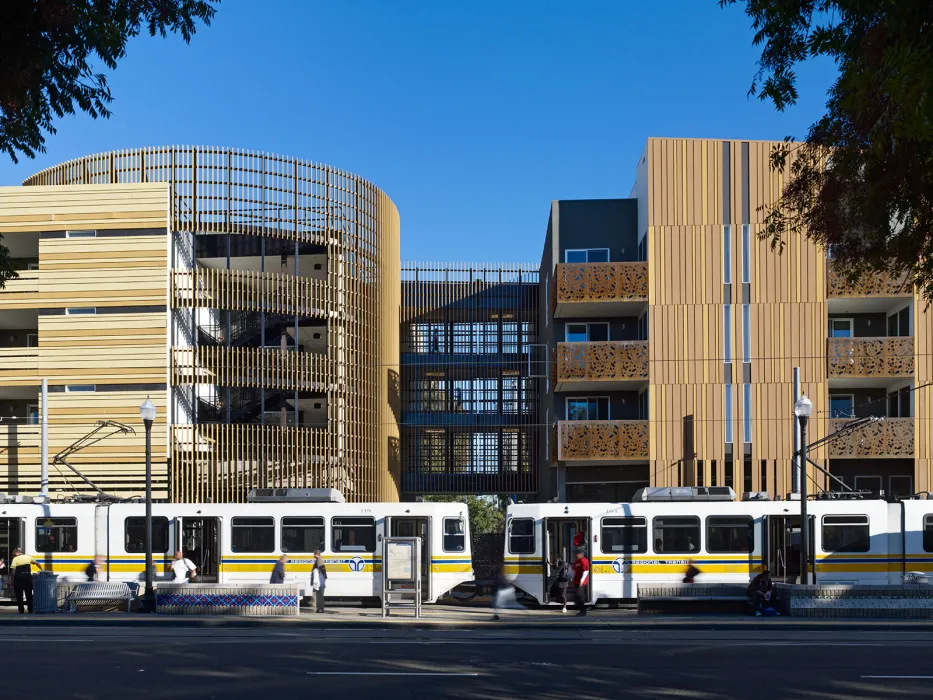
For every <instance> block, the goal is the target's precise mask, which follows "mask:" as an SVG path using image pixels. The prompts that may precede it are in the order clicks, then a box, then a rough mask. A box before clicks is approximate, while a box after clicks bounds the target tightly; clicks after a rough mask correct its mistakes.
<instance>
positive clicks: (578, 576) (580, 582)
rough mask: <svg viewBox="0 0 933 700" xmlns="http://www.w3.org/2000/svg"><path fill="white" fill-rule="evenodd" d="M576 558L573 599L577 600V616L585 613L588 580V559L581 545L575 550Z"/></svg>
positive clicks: (574, 563)
mask: <svg viewBox="0 0 933 700" xmlns="http://www.w3.org/2000/svg"><path fill="white" fill-rule="evenodd" d="M576 555H577V558H576V560H575V561H574V562H573V599H574V600H575V601H576V602H577V611H578V612H577V617H583V616H585V615H586V602H585V601H586V595H585V591H586V585H587V583H589V580H590V560H589V559H587V558H586V555H585V554H584V552H583V547H579V548H577V550H576Z"/></svg>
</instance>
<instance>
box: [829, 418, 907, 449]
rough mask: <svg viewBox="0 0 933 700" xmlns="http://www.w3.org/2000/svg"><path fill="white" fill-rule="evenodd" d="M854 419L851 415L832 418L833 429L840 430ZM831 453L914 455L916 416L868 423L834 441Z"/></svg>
mask: <svg viewBox="0 0 933 700" xmlns="http://www.w3.org/2000/svg"><path fill="white" fill-rule="evenodd" d="M850 420H851V419H848V418H835V419H832V420H830V421H829V431H830V433H832V432H835V431H837V430H839V429H840V428H842V427H843V426H844V425H845V424H846V423H848V422H849V421H850ZM829 456H830V457H831V458H846V459H849V458H851V459H859V458H866V457H872V458H875V457H882V458H888V459H894V458H898V457H913V456H914V419H913V418H885V419H884V420H883V421H878V422H876V423H868V424H867V425H865V426H864V427H862V428H859V429H857V430H854V431H853V432H851V433H849V434H848V435H844V436H842V437H839V438H836V439H835V440H833V441H832V442H830V443H829Z"/></svg>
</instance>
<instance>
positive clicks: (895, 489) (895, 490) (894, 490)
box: [888, 475, 914, 498]
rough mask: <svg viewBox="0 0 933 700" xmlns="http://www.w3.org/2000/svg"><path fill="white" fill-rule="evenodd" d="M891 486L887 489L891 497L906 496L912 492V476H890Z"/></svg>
mask: <svg viewBox="0 0 933 700" xmlns="http://www.w3.org/2000/svg"><path fill="white" fill-rule="evenodd" d="M889 481H890V484H891V488H890V490H889V491H888V493H889V494H890V496H891V498H907V497H908V496H912V495H913V493H914V478H913V477H912V476H906V475H905V476H892V477H891V478H890V480H889Z"/></svg>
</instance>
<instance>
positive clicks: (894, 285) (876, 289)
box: [826, 262, 913, 314]
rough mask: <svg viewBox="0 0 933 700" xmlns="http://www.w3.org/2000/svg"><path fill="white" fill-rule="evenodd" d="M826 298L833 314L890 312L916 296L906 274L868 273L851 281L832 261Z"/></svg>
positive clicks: (827, 278) (828, 271)
mask: <svg viewBox="0 0 933 700" xmlns="http://www.w3.org/2000/svg"><path fill="white" fill-rule="evenodd" d="M826 298H827V302H828V309H829V312H830V313H832V314H836V313H879V312H890V311H893V310H895V309H896V308H897V307H898V306H903V304H904V301H905V300H909V299H911V298H913V288H912V287H911V285H910V284H909V283H908V282H907V277H906V276H905V275H900V276H898V277H894V276H892V275H890V274H887V273H878V274H868V275H863V276H861V277H860V278H858V279H857V280H854V281H850V280H848V279H847V278H846V277H845V275H843V274H841V273H840V272H839V271H838V270H836V269H835V268H834V266H833V265H832V263H831V262H830V263H829V264H828V265H827V267H826Z"/></svg>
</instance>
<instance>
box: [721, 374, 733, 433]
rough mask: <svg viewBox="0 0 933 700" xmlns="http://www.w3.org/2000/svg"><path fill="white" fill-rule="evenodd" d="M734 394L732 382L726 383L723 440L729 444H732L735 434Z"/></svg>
mask: <svg viewBox="0 0 933 700" xmlns="http://www.w3.org/2000/svg"><path fill="white" fill-rule="evenodd" d="M732 394H733V386H732V384H726V385H725V397H724V400H725V410H724V411H723V420H724V422H725V425H724V426H723V441H724V442H725V443H726V444H727V445H731V444H732V440H733V436H732V430H733V428H732V421H733V420H734V419H733V417H732V406H733V396H732Z"/></svg>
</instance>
